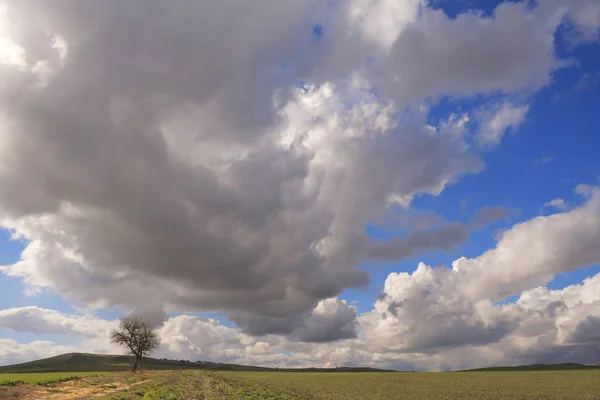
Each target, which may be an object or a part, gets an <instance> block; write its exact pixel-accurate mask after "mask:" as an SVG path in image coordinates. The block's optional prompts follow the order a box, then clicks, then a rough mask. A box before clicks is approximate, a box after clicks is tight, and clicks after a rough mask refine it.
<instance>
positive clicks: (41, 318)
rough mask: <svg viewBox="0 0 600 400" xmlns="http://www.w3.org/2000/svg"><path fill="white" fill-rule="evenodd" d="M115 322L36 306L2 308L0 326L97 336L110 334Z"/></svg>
mask: <svg viewBox="0 0 600 400" xmlns="http://www.w3.org/2000/svg"><path fill="white" fill-rule="evenodd" d="M115 327H116V324H115V323H114V322H109V321H105V320H103V319H101V318H97V317H93V316H89V315H82V316H77V315H65V314H62V313H60V312H58V311H55V310H49V309H45V308H39V307H35V306H30V307H19V308H9V309H5V310H0V328H1V329H10V330H11V331H14V332H31V333H37V334H57V335H82V336H87V337H96V336H102V335H108V332H110V330H111V329H112V328H115Z"/></svg>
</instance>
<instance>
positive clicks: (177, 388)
mask: <svg viewBox="0 0 600 400" xmlns="http://www.w3.org/2000/svg"><path fill="white" fill-rule="evenodd" d="M27 375H48V377H47V380H50V379H51V378H50V376H49V375H50V374H17V376H11V377H10V379H11V380H13V381H14V380H22V379H27V377H26V376H27ZM0 376H2V375H0ZM37 378H38V381H39V378H40V377H37ZM0 398H1V399H4V398H7V399H20V400H34V399H53V400H66V399H100V400H117V399H118V400H133V399H136V400H139V399H146V400H159V399H160V400H164V399H169V400H194V399H196V400H200V399H202V400H359V399H360V400H421V399H439V400H458V399H477V400H500V399H503V400H504V399H506V400H542V399H543V400H600V370H573V371H539V372H484V373H482V372H450V373H411V372H397V373H344V372H340V373H335V374H332V373H319V372H312V373H308V372H293V373H292V372H236V371H232V372H214V371H185V370H180V371H146V372H142V373H139V374H135V375H134V374H131V373H114V374H106V375H95V376H94V375H87V376H80V377H78V378H77V379H75V380H71V381H68V382H54V383H49V384H45V385H36V384H32V383H25V384H19V385H12V386H0Z"/></svg>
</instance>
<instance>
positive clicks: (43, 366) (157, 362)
mask: <svg viewBox="0 0 600 400" xmlns="http://www.w3.org/2000/svg"><path fill="white" fill-rule="evenodd" d="M132 363H133V357H132V356H123V355H110V354H85V353H69V354H62V355H60V356H55V357H50V358H44V359H41V360H37V361H31V362H27V363H22V364H15V365H7V366H4V367H0V373H23V372H85V371H128V370H129V369H130V368H131V364H132ZM140 369H142V370H144V369H147V370H148V369H149V370H171V369H213V370H219V371H298V372H384V371H385V370H381V369H375V368H368V367H358V368H350V367H342V368H302V369H283V368H279V369H273V368H264V367H254V366H249V365H237V364H223V363H213V362H190V361H184V360H167V359H156V358H144V359H143V360H142V361H141V362H140Z"/></svg>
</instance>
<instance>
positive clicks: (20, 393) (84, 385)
mask: <svg viewBox="0 0 600 400" xmlns="http://www.w3.org/2000/svg"><path fill="white" fill-rule="evenodd" d="M149 382H152V379H145V380H143V381H139V382H134V383H131V384H127V383H123V382H119V381H114V382H108V383H106V384H101V385H93V384H90V381H89V380H88V379H76V380H72V381H68V382H61V383H57V384H53V385H49V386H44V387H39V386H37V385H36V386H33V385H23V386H21V387H19V388H16V389H21V390H15V392H16V393H17V394H16V397H15V398H16V399H19V400H39V399H47V400H80V399H94V398H97V397H102V396H107V395H110V394H114V393H117V392H121V391H125V390H128V389H130V388H133V387H135V386H139V385H143V384H145V383H149Z"/></svg>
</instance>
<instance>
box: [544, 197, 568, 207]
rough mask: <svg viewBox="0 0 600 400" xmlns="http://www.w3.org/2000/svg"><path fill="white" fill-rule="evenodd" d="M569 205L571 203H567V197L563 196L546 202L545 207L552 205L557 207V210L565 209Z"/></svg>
mask: <svg viewBox="0 0 600 400" xmlns="http://www.w3.org/2000/svg"><path fill="white" fill-rule="evenodd" d="M568 206H569V205H568V204H567V202H566V201H565V199H561V198H557V199H553V200H550V201H548V202H547V203H545V204H544V207H552V208H556V209H557V210H564V209H566V208H567V207H568Z"/></svg>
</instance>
